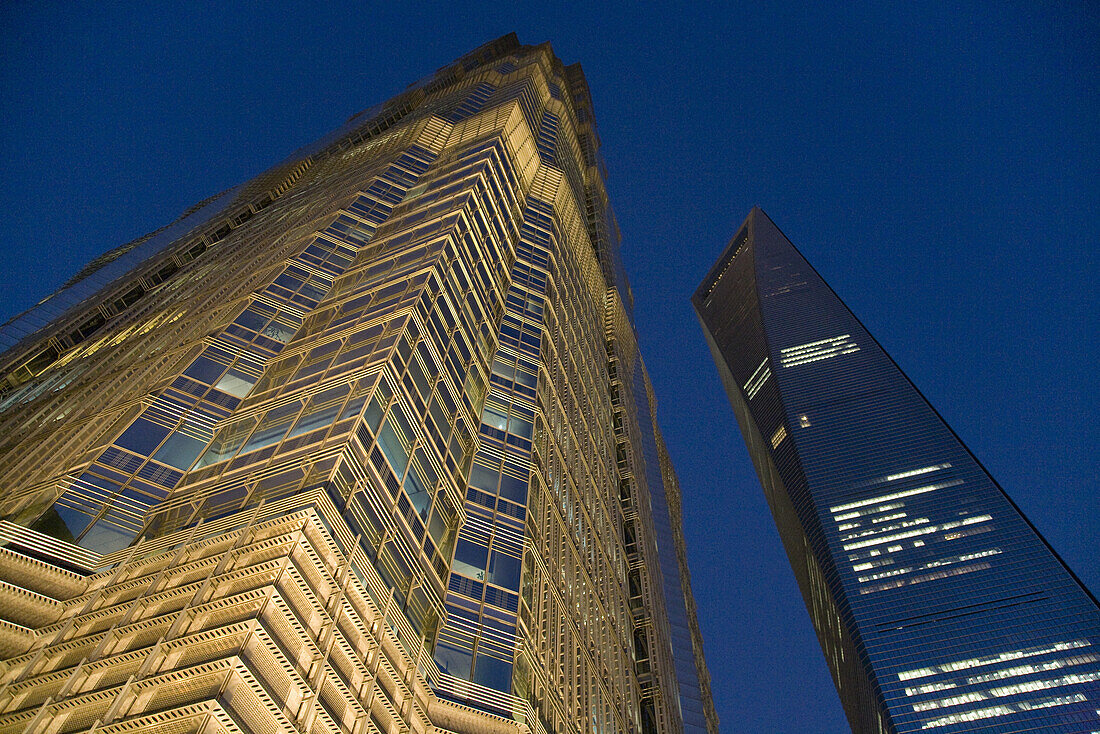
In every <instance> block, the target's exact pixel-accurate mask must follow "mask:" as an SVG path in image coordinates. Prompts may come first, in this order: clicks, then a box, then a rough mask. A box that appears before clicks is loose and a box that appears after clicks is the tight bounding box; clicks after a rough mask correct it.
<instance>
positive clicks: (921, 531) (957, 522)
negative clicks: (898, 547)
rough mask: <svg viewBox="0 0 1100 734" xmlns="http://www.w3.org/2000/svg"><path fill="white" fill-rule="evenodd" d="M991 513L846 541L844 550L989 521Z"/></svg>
mask: <svg viewBox="0 0 1100 734" xmlns="http://www.w3.org/2000/svg"><path fill="white" fill-rule="evenodd" d="M992 519H993V518H992V516H990V515H975V516H974V517H968V518H966V519H964V520H955V521H953V522H945V523H943V524H942V525H929V526H928V527H926V528H918V529H916V530H907V531H905V532H904V533H894V534H893V535H886V536H883V537H881V538H871V539H869V540H861V541H859V542H858V543H846V544H845V545H844V550H855V549H856V548H866V547H867V546H871V545H881V544H883V543H892V542H893V541H895V540H904V539H905V538H913V537H916V536H918V535H928V534H929V533H935V532H937V531H940V530H950V529H951V528H957V527H961V526H964V525H975V524H977V523H980V522H988V521H989V520H992Z"/></svg>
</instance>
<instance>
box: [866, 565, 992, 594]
mask: <svg viewBox="0 0 1100 734" xmlns="http://www.w3.org/2000/svg"><path fill="white" fill-rule="evenodd" d="M990 567H991V566H990V564H988V563H975V564H972V565H970V566H959V567H958V568H950V569H947V570H946V571H935V572H933V573H926V574H924V575H922V576H914V577H913V578H909V579H897V580H895V581H886V582H883V583H881V584H877V585H875V586H868V587H866V588H864V589H860V590H859V593H860V594H873V593H875V592H876V591H886V590H887V589H897V588H899V587H902V586H914V585H915V584H923V583H925V582H926V581H937V580H939V579H946V578H950V577H952V576H965V575H966V574H968V573H974V572H975V571H984V570H986V569H987V568H990Z"/></svg>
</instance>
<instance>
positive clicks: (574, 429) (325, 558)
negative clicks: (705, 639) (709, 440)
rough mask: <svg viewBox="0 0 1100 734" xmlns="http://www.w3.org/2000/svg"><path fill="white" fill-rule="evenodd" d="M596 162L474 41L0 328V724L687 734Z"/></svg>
mask: <svg viewBox="0 0 1100 734" xmlns="http://www.w3.org/2000/svg"><path fill="white" fill-rule="evenodd" d="M597 151H598V138H597V136H596V131H595V123H594V120H593V116H592V109H591V100H590V98H589V95H588V91H587V87H586V84H585V82H584V78H583V75H582V74H581V72H580V69H579V67H576V66H573V67H563V66H562V64H561V63H560V62H559V61H558V60H557V58H556V57H555V56H554V55H553V53H552V51H551V50H550V48H549V46H548V45H542V46H537V47H530V46H521V45H520V44H519V43H518V42H517V41H516V39H515V37H514V36H506V37H504V38H502V39H499V40H498V41H495V42H493V43H490V44H487V45H486V46H483V47H481V48H479V49H477V50H476V51H474V52H472V53H471V54H468V55H467V56H465V57H463V58H462V59H459V60H458V61H457V62H455V63H454V64H453V65H451V66H448V67H445V68H443V69H441V70H440V71H439V72H437V73H436V74H435V75H433V76H432V77H430V78H428V79H426V80H424V81H422V82H420V83H418V84H416V85H414V86H412V87H410V88H409V89H408V90H406V91H405V92H404V93H402V94H401V95H399V96H398V97H396V98H394V99H393V100H390V101H389V102H386V103H385V104H383V105H379V106H378V107H376V108H373V109H371V110H368V111H366V112H363V113H360V114H359V115H356V116H354V117H353V118H352V119H351V120H349V121H348V123H347V124H346V125H345V126H344V127H343V128H341V129H340V130H338V131H336V132H334V133H333V134H331V135H330V136H328V137H326V138H325V139H323V140H321V141H319V142H318V143H316V144H314V145H312V146H309V147H308V148H306V149H303V150H301V151H298V152H297V153H296V154H295V155H293V156H292V157H291V158H290V159H288V160H287V161H286V162H284V163H282V164H280V165H278V166H276V167H274V168H272V169H271V170H270V171H268V172H266V173H265V174H263V175H261V176H259V177H257V178H256V179H254V180H253V181H251V182H249V183H247V184H244V185H242V186H240V187H237V188H235V189H232V190H230V191H228V192H225V193H223V194H221V195H219V196H217V197H214V198H212V199H210V200H207V201H205V202H203V203H201V204H199V205H197V206H196V207H194V208H192V210H189V212H187V213H186V214H185V215H184V216H183V217H181V219H180V220H178V221H177V222H175V223H173V224H171V225H169V226H168V227H165V228H164V229H162V230H158V231H157V232H154V233H153V234H151V235H149V236H147V237H145V238H142V239H140V240H137V241H135V242H133V243H130V244H128V245H125V246H123V247H121V248H118V249H116V250H113V251H111V252H109V253H107V254H105V255H104V256H102V257H101V258H98V259H97V260H96V261H94V262H93V263H91V264H89V266H88V267H87V268H85V270H84V271H82V272H81V273H80V274H78V275H77V277H76V278H74V279H73V281H71V282H70V283H69V284H67V285H66V287H65V288H63V289H62V290H61V291H59V292H58V293H56V294H54V296H52V297H51V298H50V299H47V300H46V301H44V302H42V303H41V304H39V305H38V306H36V307H35V308H33V309H31V310H30V311H28V312H27V313H25V314H23V315H21V316H19V317H17V318H16V319H13V320H12V321H11V322H9V323H8V324H6V325H5V326H4V327H3V329H2V330H0V348H4V349H5V351H4V352H3V353H0V379H2V380H3V382H2V383H0V384H2V385H3V393H2V397H0V436H2V438H0V469H2V474H0V476H2V477H3V478H2V479H0V482H2V484H3V492H2V494H0V516H2V517H3V518H4V519H3V520H2V521H0V539H3V542H4V547H2V548H0V579H2V580H3V581H2V583H0V617H2V618H3V619H2V621H0V653H2V654H3V656H4V657H5V658H6V660H5V661H4V663H3V670H2V674H0V675H2V677H0V732H6V731H12V732H14V731H23V730H25V729H26V730H34V731H42V732H51V733H52V732H58V733H61V732H71V731H82V730H90V729H94V730H95V731H98V732H107V731H111V732H115V731H118V732H123V731H126V732H129V731H145V730H154V729H156V730H158V731H160V730H163V731H173V732H174V731H179V732H185V731H186V732H191V731H195V732H214V731H271V732H281V731H287V732H290V731H316V732H339V731H348V732H378V731H381V732H398V731H416V732H419V731H455V732H467V731H468V732H475V731H478V732H494V731H500V732H505V731H533V732H542V731H547V732H549V731H553V732H581V731H596V732H600V734H603V732H624V733H625V732H639V733H646V734H648V733H649V732H679V731H696V732H701V731H709V732H712V733H713V732H716V731H717V720H716V717H715V714H714V709H713V705H712V704H711V701H710V691H709V682H708V678H707V673H706V667H705V664H704V662H703V656H702V645H701V639H700V637H699V634H698V626H697V624H696V621H695V614H694V604H693V602H692V599H691V592H690V586H689V583H688V575H687V566H686V561H685V555H684V548H683V537H682V533H681V532H680V528H679V522H680V517H679V489H678V487H677V485H676V480H675V475H674V474H673V472H672V470H671V467H670V465H669V462H668V460H667V453H666V452H665V450H664V446H663V443H662V441H661V438H660V433H659V431H658V430H657V427H656V423H655V420H654V402H653V397H652V395H651V390H650V388H649V383H648V379H647V377H646V375H645V369H644V366H643V365H642V362H641V359H640V357H639V356H638V351H637V342H636V338H635V334H634V331H633V326H632V322H631V318H630V308H631V307H630V292H629V286H628V285H627V283H626V280H625V277H624V276H623V275H622V272H623V270H622V265H621V263H620V262H619V259H618V257H619V256H618V233H617V230H616V228H615V224H614V218H613V215H612V214H611V211H610V207H609V205H608V203H607V195H606V192H605V189H604V184H603V176H602V163H601V161H600V159H599V157H598V152H597Z"/></svg>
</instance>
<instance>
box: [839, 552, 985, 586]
mask: <svg viewBox="0 0 1100 734" xmlns="http://www.w3.org/2000/svg"><path fill="white" fill-rule="evenodd" d="M1000 553H1001V549H1000V548H990V549H989V550H984V551H980V552H978V553H965V554H963V555H961V556H952V557H950V558H941V559H939V560H936V561H929V562H928V563H922V564H920V565H919V566H906V567H905V568H897V569H892V570H890V571H883V572H882V573H875V574H871V575H870V576H860V577H859V582H860V583H861V584H862V583H866V582H868V581H878V580H879V579H885V578H890V577H891V576H902V575H904V574H907V573H912V572H913V571H927V570H928V569H930V568H940V567H942V566H951V565H954V564H956V563H965V562H967V561H973V560H975V559H978V558H987V557H989V556H996V555H1000ZM860 565H861V566H862V565H869V564H860ZM853 568H854V567H853ZM855 570H857V571H858V570H859V569H858V568H856V569H855Z"/></svg>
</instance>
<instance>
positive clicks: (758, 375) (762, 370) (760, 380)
mask: <svg viewBox="0 0 1100 734" xmlns="http://www.w3.org/2000/svg"><path fill="white" fill-rule="evenodd" d="M771 376H772V370H771V367H769V366H768V358H767V357H764V361H763V362H761V363H760V366H759V367H757V368H756V371H755V372H753V373H752V376H751V377H749V381H748V382H746V383H745V394H746V395H748V397H749V400H752V399H753V398H755V397H756V393H758V392H760V388H762V387H763V386H764V383H765V382H767V381H768V378H769V377H771Z"/></svg>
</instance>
